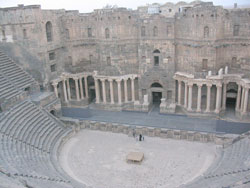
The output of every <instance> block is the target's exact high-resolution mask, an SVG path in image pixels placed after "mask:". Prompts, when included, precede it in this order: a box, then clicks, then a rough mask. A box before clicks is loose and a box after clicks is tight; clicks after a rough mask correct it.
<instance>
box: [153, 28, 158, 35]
mask: <svg viewBox="0 0 250 188" xmlns="http://www.w3.org/2000/svg"><path fill="white" fill-rule="evenodd" d="M153 36H154V37H157V36H158V28H157V27H156V26H154V29H153Z"/></svg>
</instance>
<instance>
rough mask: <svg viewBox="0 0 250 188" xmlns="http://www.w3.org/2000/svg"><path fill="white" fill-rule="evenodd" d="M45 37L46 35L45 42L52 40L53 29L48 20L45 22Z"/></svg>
mask: <svg viewBox="0 0 250 188" xmlns="http://www.w3.org/2000/svg"><path fill="white" fill-rule="evenodd" d="M45 27H46V37H47V42H51V41H53V30H52V23H51V22H50V21H48V22H47V23H46V26H45Z"/></svg>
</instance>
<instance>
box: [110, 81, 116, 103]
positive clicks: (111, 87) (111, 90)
mask: <svg viewBox="0 0 250 188" xmlns="http://www.w3.org/2000/svg"><path fill="white" fill-rule="evenodd" d="M109 87H110V102H111V104H114V103H115V102H114V87H113V80H112V79H109Z"/></svg>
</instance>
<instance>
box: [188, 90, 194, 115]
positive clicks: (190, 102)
mask: <svg viewBox="0 0 250 188" xmlns="http://www.w3.org/2000/svg"><path fill="white" fill-rule="evenodd" d="M188 87H189V88H188V111H192V97H193V96H192V95H193V85H189V86H188Z"/></svg>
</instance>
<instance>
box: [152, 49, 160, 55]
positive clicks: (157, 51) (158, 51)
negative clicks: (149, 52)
mask: <svg viewBox="0 0 250 188" xmlns="http://www.w3.org/2000/svg"><path fill="white" fill-rule="evenodd" d="M153 53H154V54H155V53H161V52H160V50H158V49H156V50H154V51H153Z"/></svg>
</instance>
